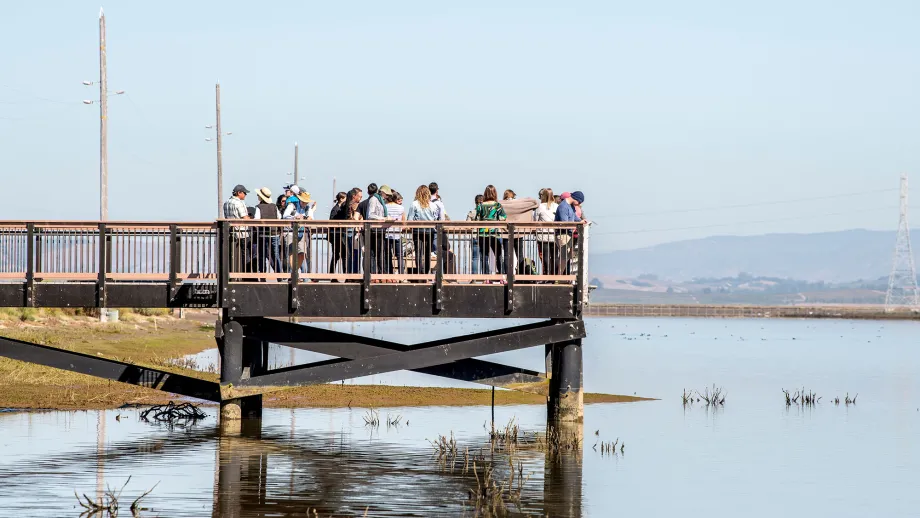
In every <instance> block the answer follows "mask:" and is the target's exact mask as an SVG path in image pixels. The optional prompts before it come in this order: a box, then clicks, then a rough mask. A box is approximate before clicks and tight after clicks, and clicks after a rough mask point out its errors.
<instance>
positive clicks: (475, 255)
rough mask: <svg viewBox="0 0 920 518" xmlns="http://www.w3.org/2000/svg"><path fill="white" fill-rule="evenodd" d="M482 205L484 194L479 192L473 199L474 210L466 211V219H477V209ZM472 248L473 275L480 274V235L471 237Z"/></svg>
mask: <svg viewBox="0 0 920 518" xmlns="http://www.w3.org/2000/svg"><path fill="white" fill-rule="evenodd" d="M480 205H482V195H481V194H477V195H476V197H475V198H474V199H473V210H471V211H469V212H467V213H466V220H467V221H476V211H477V210H478V209H479V206H480ZM470 249H471V251H472V253H471V254H470V255H472V257H471V260H472V261H473V264H472V265H471V272H472V274H473V275H479V272H480V269H479V253H480V252H479V238H478V236H476V235H474V236H473V237H472V238H471V239H470Z"/></svg>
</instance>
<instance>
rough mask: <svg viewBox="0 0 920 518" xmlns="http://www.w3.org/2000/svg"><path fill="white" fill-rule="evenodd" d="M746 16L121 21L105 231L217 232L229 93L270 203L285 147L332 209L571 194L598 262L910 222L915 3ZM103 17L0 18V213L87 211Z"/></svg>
mask: <svg viewBox="0 0 920 518" xmlns="http://www.w3.org/2000/svg"><path fill="white" fill-rule="evenodd" d="M496 4H500V5H501V7H496ZM743 4H744V5H742V3H741V2H729V1H724V2H717V1H703V0H701V1H696V2H685V1H682V0H662V1H648V2H622V1H581V2H567V3H562V2H541V1H534V0H529V1H520V2H512V1H506V2H500V3H499V2H486V1H480V0H470V1H467V2H463V3H462V4H461V3H457V6H455V7H447V6H446V3H444V2H430V1H421V0H419V1H391V2H379V1H366V2H315V1H311V2H294V1H285V2H280V1H279V2H263V3H262V5H258V7H257V4H256V3H253V2H240V1H224V2H216V1H215V2H171V1H161V2H155V3H139V2H126V1H111V2H108V3H107V4H106V5H105V6H104V7H105V11H106V17H107V22H108V64H109V87H110V90H117V89H124V90H127V92H128V96H127V97H124V96H122V97H115V98H113V99H112V100H111V102H110V105H109V110H110V137H109V148H110V197H111V199H110V209H109V212H110V219H113V220H114V219H161V220H162V219H177V220H204V219H208V218H213V216H214V213H215V204H216V201H215V194H214V190H215V188H214V185H215V151H214V147H213V144H212V143H207V142H205V141H204V138H205V137H207V136H209V135H210V134H209V133H208V130H205V129H204V125H205V124H209V123H211V122H212V121H213V118H214V83H215V82H216V81H217V80H218V79H219V80H220V81H221V86H222V96H223V103H222V107H223V112H224V113H223V115H224V117H223V124H224V127H225V129H226V130H227V131H232V132H233V135H232V136H230V137H227V138H226V139H225V143H224V171H225V180H224V185H225V187H226V188H228V189H229V188H230V187H232V185H234V184H235V183H238V182H241V183H244V184H245V185H246V186H247V187H249V188H250V189H254V188H256V187H259V186H261V185H267V186H268V187H269V188H271V189H272V190H273V191H274V192H276V193H277V191H278V189H279V187H280V185H281V184H282V183H283V182H284V180H285V173H286V172H288V171H290V170H291V168H292V167H291V162H292V154H293V153H292V148H293V143H294V141H295V140H296V141H298V142H299V143H300V145H301V163H300V168H301V175H302V176H303V177H305V178H306V179H305V180H303V181H302V182H301V183H302V184H303V185H304V186H305V187H306V188H307V189H308V190H309V191H311V192H312V193H314V194H315V195H316V197H317V198H319V200H320V203H321V206H323V205H328V200H329V198H330V196H331V191H332V177H333V176H336V177H337V178H338V185H339V187H340V189H341V188H344V187H348V186H352V185H360V186H362V187H364V186H366V184H367V183H368V182H370V181H376V182H377V183H388V184H390V185H392V186H394V187H395V188H397V189H398V190H400V191H401V192H403V193H404V194H405V195H407V196H409V197H411V194H412V193H413V192H414V190H415V187H417V186H418V185H419V184H420V183H428V182H430V181H432V180H435V181H438V182H439V183H440V184H441V186H442V189H443V192H444V196H445V199H446V203H447V207H448V212H449V213H450V214H451V216H452V217H453V218H454V219H462V217H463V216H464V215H465V213H466V211H467V210H469V208H470V204H471V201H472V198H473V196H474V195H475V194H476V193H477V192H481V190H482V187H483V186H484V185H486V184H487V183H490V182H491V183H495V185H496V186H497V187H498V188H499V189H505V188H509V187H510V188H513V189H514V190H515V191H517V192H518V193H519V194H532V193H535V192H536V191H537V189H539V188H540V187H542V186H550V187H552V188H554V189H555V190H556V191H557V192H561V191H564V190H576V189H580V190H583V191H585V193H586V196H587V203H586V206H585V209H586V212H587V213H588V214H589V216H590V217H591V218H592V219H595V220H597V221H598V222H599V225H598V226H597V227H596V228H595V231H594V236H595V239H594V241H593V244H592V247H593V249H595V250H596V249H610V248H632V247H637V246H644V245H648V244H652V243H656V242H662V241H672V240H677V239H686V238H692V237H700V236H705V235H712V234H759V233H764V232H784V231H797V232H811V231H822V230H835V229H844V228H854V227H864V228H876V229H893V228H895V225H896V223H897V209H896V206H897V192H896V191H895V190H894V189H896V188H897V185H898V175H899V174H900V173H901V172H908V173H910V172H913V171H917V170H918V162H920V160H918V156H917V151H916V150H917V143H918V142H920V97H918V94H917V92H918V91H920V75H918V74H920V72H918V70H920V68H918V67H917V58H916V56H918V55H920V32H918V31H917V30H916V25H917V23H916V22H917V21H918V20H920V4H918V3H916V2H909V1H886V2H864V1H860V2H857V1H842V0H834V1H809V2H793V1H785V0H782V1H774V2H770V3H766V2H760V3H756V4H754V3H751V2H744V3H743ZM98 11H99V5H98V3H95V2H88V1H83V0H68V1H38V0H36V1H32V2H15V3H14V2H6V3H5V4H4V5H3V15H2V19H0V45H2V47H3V48H4V49H5V50H4V52H2V53H0V70H2V75H0V142H2V143H3V145H2V153H0V172H2V175H3V179H4V186H5V187H6V188H5V190H4V196H3V208H2V209H0V213H2V216H0V219H23V218H53V219H64V218H66V219H93V218H96V217H97V215H98V109H97V108H96V107H95V106H84V105H83V104H81V103H80V101H81V100H82V99H93V98H95V97H96V96H97V95H96V94H97V91H96V90H93V89H92V88H87V87H84V86H82V85H81V81H83V80H96V79H98V56H97V36H98V35H97V14H98ZM52 101H54V102H52ZM915 178H916V179H915V183H916V182H920V174H917V175H915ZM889 188H890V189H893V190H892V191H886V192H874V193H870V194H862V195H858V196H846V197H836V198H831V199H825V200H813V201H808V202H797V203H784V204H772V205H757V206H754V207H736V208H731V209H721V210H714V211H699V212H671V213H659V212H661V211H668V210H671V209H688V208H699V207H723V206H726V205H745V204H757V203H760V202H770V201H779V200H790V199H800V198H814V197H822V196H829V195H837V194H848V193H864V192H867V191H878V190H880V189H889ZM228 194H229V193H228ZM636 213H643V214H642V215H635V214H636ZM647 213H654V214H647ZM629 214H633V215H629ZM915 214H920V212H918V211H915ZM653 229H681V230H671V231H664V232H634V231H637V230H653Z"/></svg>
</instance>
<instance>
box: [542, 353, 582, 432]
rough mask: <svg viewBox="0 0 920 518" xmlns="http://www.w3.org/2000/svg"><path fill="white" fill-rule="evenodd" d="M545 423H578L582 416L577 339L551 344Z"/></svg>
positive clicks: (580, 354) (580, 369)
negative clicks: (550, 369)
mask: <svg viewBox="0 0 920 518" xmlns="http://www.w3.org/2000/svg"><path fill="white" fill-rule="evenodd" d="M551 348H552V353H551V355H550V356H551V359H550V360H549V361H550V362H551V363H552V366H551V368H552V376H551V377H550V380H549V394H548V396H547V408H546V419H547V422H549V423H553V422H579V423H580V422H581V421H582V420H583V419H584V415H585V403H584V390H583V383H584V371H583V369H582V351H581V339H578V340H572V341H569V342H560V343H556V344H552V345H551Z"/></svg>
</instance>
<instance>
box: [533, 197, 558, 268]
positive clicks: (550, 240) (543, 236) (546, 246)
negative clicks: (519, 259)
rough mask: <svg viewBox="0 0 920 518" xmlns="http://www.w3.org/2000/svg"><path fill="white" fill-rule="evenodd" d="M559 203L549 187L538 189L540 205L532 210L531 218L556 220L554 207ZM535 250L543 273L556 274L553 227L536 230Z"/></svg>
mask: <svg viewBox="0 0 920 518" xmlns="http://www.w3.org/2000/svg"><path fill="white" fill-rule="evenodd" d="M558 208H559V204H558V203H556V198H555V196H553V190H552V189H550V188H549V187H547V188H545V189H541V190H540V205H538V206H537V209H536V210H535V211H534V212H533V220H534V221H538V222H551V221H556V209H558ZM537 252H538V253H539V255H540V264H541V270H542V272H543V275H555V274H556V264H555V263H556V236H555V235H554V231H553V229H549V228H545V229H539V230H538V231H537Z"/></svg>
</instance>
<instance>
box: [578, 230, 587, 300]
mask: <svg viewBox="0 0 920 518" xmlns="http://www.w3.org/2000/svg"><path fill="white" fill-rule="evenodd" d="M579 227H580V228H579V229H578V240H577V241H575V246H576V247H577V248H576V249H575V251H576V256H575V261H576V263H575V264H576V265H578V275H577V276H575V316H576V317H581V313H582V311H583V310H584V306H585V300H584V298H585V297H584V291H585V289H586V287H585V278H586V277H587V276H588V272H587V269H586V268H585V266H587V265H586V264H585V248H586V247H585V244H586V243H587V238H588V234H587V232H588V225H579Z"/></svg>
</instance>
